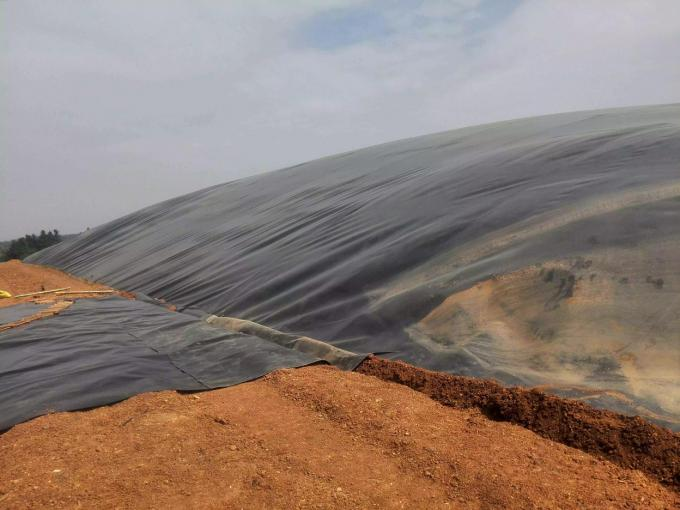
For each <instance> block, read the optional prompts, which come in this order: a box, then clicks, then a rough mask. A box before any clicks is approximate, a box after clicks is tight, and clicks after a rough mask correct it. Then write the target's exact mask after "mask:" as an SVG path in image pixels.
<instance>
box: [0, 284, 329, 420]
mask: <svg viewBox="0 0 680 510" xmlns="http://www.w3.org/2000/svg"><path fill="white" fill-rule="evenodd" d="M316 362H319V359H318V358H315V357H313V356H310V355H307V354H304V353H300V352H297V351H295V350H291V349H286V348H284V347H280V346H278V345H276V344H274V343H272V342H268V341H266V340H262V339H260V338H256V337H252V336H247V335H241V334H233V333H226V332H225V331H223V330H220V329H217V328H214V327H212V326H210V325H208V324H206V323H204V322H202V321H201V320H198V319H196V318H195V317H191V316H187V315H184V314H181V313H174V312H170V311H169V310H166V309H165V308H163V307H161V306H157V305H154V304H149V303H144V302H141V301H132V300H127V299H122V298H118V297H111V298H106V299H96V300H95V299H86V300H79V301H77V302H76V303H74V304H73V305H72V306H71V307H69V308H68V309H66V310H65V311H63V312H61V313H60V314H59V315H57V316H54V317H50V318H46V319H42V320H39V321H35V322H32V323H30V324H28V325H26V326H23V327H20V328H16V329H12V330H8V331H5V332H2V333H0V430H4V429H6V428H9V427H11V426H12V425H15V424H17V423H20V422H22V421H25V420H28V419H30V418H33V417H36V416H39V415H41V414H44V413H46V412H49V411H69V410H77V409H86V408H90V407H95V406H99V405H104V404H110V403H113V402H117V401H120V400H123V399H125V398H127V397H130V396H132V395H136V394H138V393H143V392H147V391H159V390H167V389H176V390H205V389H211V388H219V387H224V386H230V385H233V384H237V383H241V382H244V381H248V380H251V379H255V378H257V377H260V376H262V375H264V374H266V373H268V372H270V371H272V370H276V369H279V368H288V367H298V366H303V365H309V364H312V363H316Z"/></svg>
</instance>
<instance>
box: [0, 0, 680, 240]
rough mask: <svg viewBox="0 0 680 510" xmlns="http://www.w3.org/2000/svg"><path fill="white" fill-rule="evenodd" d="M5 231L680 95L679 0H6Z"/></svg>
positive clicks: (98, 218) (0, 46) (73, 224)
mask: <svg viewBox="0 0 680 510" xmlns="http://www.w3.org/2000/svg"><path fill="white" fill-rule="evenodd" d="M0 52H1V53H0V94H1V95H0V115H1V118H0V240H2V239H8V238H12V237H17V236H20V235H23V234H24V233H27V232H31V231H37V230H39V229H41V228H58V229H60V230H61V231H62V232H78V231H80V230H83V229H84V228H85V227H87V226H96V225H98V224H100V223H102V222H104V221H108V220H110V219H114V218H116V217H118V216H121V215H123V214H126V213H128V212H132V211H134V210H136V209H139V208H140V207H143V206H146V205H150V204H152V203H155V202H158V201H160V200H162V199H165V198H169V197H172V196H176V195H179V194H183V193H185V192H189V191H193V190H195V189H199V188H202V187H205V186H209V185H212V184H217V183H220V182H224V181H228V180H232V179H236V178H239V177H244V176H247V175H251V174H254V173H258V172H263V171H267V170H273V169H276V168H279V167H283V166H286V165H291V164H295V163H299V162H302V161H306V160H310V159H315V158H317V157H320V156H324V155H328V154H332V153H335V152H341V151H345V150H348V149H353V148H359V147H363V146H367V145H372V144H375V143H379V142H383V141H388V140H393V139H396V138H403V137H409V136H414V135H420V134H425V133H430V132H434V131H441V130H445V129H451V128H455V127H461V126H465V125H470V124H478V123H484V122H490V121H495V120H502V119H508V118H513V117H523V116H531V115H537V114H544V113H553V112H560V111H568V110H580V109H590V108H603V107H611V106H625V105H636V104H654V103H671V102H678V101H680V1H678V0H668V1H642V0H633V1H625V0H583V1H578V0H564V1H559V0H554V1H552V0H517V1H514V0H494V1H491V0H448V1H438V0H435V1H427V0H424V1H416V0H393V1H387V0H385V1H380V0H378V1H351V0H348V1H311V0H300V1H295V0H288V1H280V0H271V1H264V0H262V1H258V0H245V1H222V2H218V1H217V0H215V1H208V0H205V1H201V0H181V1H180V0H177V1H171V0H162V1H161V0H158V1H152V0H144V1H139V0H132V1H123V0H108V1H92V0H82V1H65V0H55V1H49V0H37V1H32V0H0Z"/></svg>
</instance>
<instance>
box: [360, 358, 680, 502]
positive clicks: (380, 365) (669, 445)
mask: <svg viewBox="0 0 680 510" xmlns="http://www.w3.org/2000/svg"><path fill="white" fill-rule="evenodd" d="M357 371H358V372H360V373H363V374H366V375H372V376H375V377H378V378H380V379H382V380H385V381H392V382H396V383H399V384H402V385H405V386H408V387H409V388H412V389H414V390H416V391H419V392H421V393H424V394H426V395H427V396H429V397H430V398H432V399H434V400H436V401H437V402H439V403H441V404H444V405H446V406H450V407H455V408H458V409H471V408H476V409H479V410H480V411H481V412H482V413H483V414H484V415H485V416H487V417H488V418H490V419H492V420H495V421H507V422H511V423H515V424H518V425H521V426H523V427H526V428H528V429H529V430H532V431H534V432H536V433H537V434H539V435H541V436H543V437H545V438H547V439H551V440H553V441H557V442H560V443H563V444H565V445H568V446H571V447H574V448H578V449H579V450H583V451H585V452H588V453H591V454H593V455H596V456H598V457H601V458H604V459H608V460H609V461H612V462H615V463H616V464H618V465H620V466H623V467H625V468H632V469H639V470H640V471H643V472H645V473H647V474H648V475H649V476H651V477H653V478H656V479H657V480H659V481H660V482H662V483H664V484H667V485H670V486H673V487H674V488H675V489H676V490H677V489H680V435H678V434H675V433H673V432H671V431H670V430H667V429H665V428H662V427H658V426H656V425H653V424H651V423H649V422H647V421H645V420H643V419H641V418H639V417H630V416H624V415H621V414H617V413H614V412H611V411H603V410H598V409H595V408H593V407H590V406H588V405H586V404H583V403H581V402H577V401H575V400H569V399H564V398H560V397H555V396H551V395H547V394H545V393H543V392H540V391H537V390H526V389H522V388H504V387H502V386H501V385H500V384H498V383H496V382H494V381H489V380H484V379H475V378H470V377H460V376H454V375H450V374H446V373H442V372H432V371H430V370H425V369H422V368H418V367H414V366H412V365H409V364H407V363H404V362H401V361H389V360H384V359H380V358H376V357H371V358H368V359H367V360H366V361H364V362H363V363H362V364H361V365H360V366H359V368H357Z"/></svg>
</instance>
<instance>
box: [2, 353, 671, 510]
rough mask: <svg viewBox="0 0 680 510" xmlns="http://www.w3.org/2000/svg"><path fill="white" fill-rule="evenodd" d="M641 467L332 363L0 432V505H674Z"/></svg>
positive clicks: (45, 419) (51, 417) (161, 395)
mask: <svg viewBox="0 0 680 510" xmlns="http://www.w3.org/2000/svg"><path fill="white" fill-rule="evenodd" d="M679 505H680V496H679V495H678V494H677V493H675V492H672V491H670V490H669V489H666V488H664V487H662V486H661V485H659V484H658V483H657V482H656V481H652V480H650V479H649V478H647V477H646V476H645V475H643V474H642V473H640V472H639V471H632V470H626V469H623V468H621V467H619V466H616V465H614V464H611V463H609V462H607V461H604V460H599V459H597V458H595V457H593V456H591V455H588V454H585V453H583V452H581V451H579V450H575V449H572V448H569V447H567V446H564V445H561V444H558V443H554V442H552V441H550V440H547V439H544V438H541V437H539V436H538V435H536V434H534V433H532V432H530V431H528V430H526V429H525V428H522V427H520V426H516V425H512V424H508V423H498V422H494V421H491V420H489V419H487V418H486V417H485V416H483V415H482V414H481V413H480V412H479V411H477V410H459V409H453V408H450V407H445V406H442V405H440V404H438V403H437V402H435V401H433V400H432V399H430V398H429V397H427V396H425V395H423V394H421V393H418V392H416V391H413V390H411V389H409V388H407V387H405V386H403V385H399V384H394V383H388V382H385V381H382V380H379V379H377V378H375V377H368V376H365V375H362V374H358V373H348V372H341V371H339V370H337V369H334V368H330V367H323V366H316V367H307V368H302V369H297V370H282V371H278V372H275V373H272V374H270V375H268V376H266V377H264V378H262V379H260V380H258V381H255V382H251V383H246V384H242V385H238V386H234V387H230V388H226V389H222V390H216V391H211V392H204V393H198V394H193V395H181V394H178V393H175V392H171V391H167V392H160V393H152V394H145V395H139V396H136V397H133V398H131V399H129V400H127V401H125V402H122V403H120V404H116V405H114V406H109V407H102V408H98V409H94V410H90V411H85V412H75V413H58V414H53V415H48V416H43V417H41V418H37V419H35V420H32V421H30V422H28V423H24V424H21V425H18V426H16V427H14V428H13V429H11V430H9V431H8V432H6V433H5V434H3V435H2V436H0V507H3V508H41V507H58V508H151V507H153V508H163V507H164V508H645V509H647V508H677V507H678V506H679Z"/></svg>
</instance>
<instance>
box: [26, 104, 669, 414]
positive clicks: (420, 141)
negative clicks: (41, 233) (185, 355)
mask: <svg viewBox="0 0 680 510" xmlns="http://www.w3.org/2000/svg"><path fill="white" fill-rule="evenodd" d="M679 161H680V105H666V106H654V107H640V108H626V109H615V110H604V111H596V112H577V113H569V114H561V115H550V116H545V117H537V118H532V119H522V120H516V121H508V122H501V123H497V124H489V125H484V126H476V127H471V128H465V129H461V130H456V131H450V132H446V133H438V134H434V135H428V136H424V137H420V138H413V139H409V140H401V141H397V142H392V143H388V144H383V145H379V146H375V147H370V148H367V149H363V150H359V151H354V152H348V153H345V154H339V155H336V156H332V157H327V158H323V159H319V160H316V161H312V162H309V163H305V164H302V165H298V166H295V167H291V168H288V169H285V170H280V171H277V172H272V173H268V174H263V175H258V176H255V177H251V178H248V179H243V180H239V181H235V182H230V183H226V184H222V185H219V186H214V187H212V188H208V189H205V190H202V191H198V192H195V193H191V194H188V195H185V196H182V197H179V198H176V199H173V200H169V201H166V202H163V203H160V204H157V205H154V206H151V207H148V208H146V209H143V210H141V211H138V212H135V213H133V214H130V215H128V216H126V217H123V218H121V219H118V220H115V221H112V222H110V223H108V224H105V225H102V226H100V227H98V228H95V229H93V230H91V231H89V232H86V233H84V234H82V235H81V236H79V237H77V238H75V239H73V240H69V241H66V242H63V243H60V244H58V245H55V246H53V247H50V248H48V249H46V250H44V251H42V252H40V253H38V254H36V255H34V256H33V257H31V261H32V262H37V263H42V264H48V265H52V266H56V267H58V268H60V269H63V270H65V271H68V272H70V273H73V274H76V275H78V276H81V277H85V278H89V279H92V280H97V281H101V282H104V283H107V284H109V285H112V286H114V287H117V288H121V289H126V290H132V291H141V292H144V293H147V294H149V295H150V296H152V297H154V298H163V299H165V300H167V301H168V302H171V303H174V304H176V305H178V306H180V309H182V307H184V306H186V307H192V308H194V309H200V310H202V311H203V312H205V313H209V314H215V315H221V316H229V317H236V318H239V319H244V320H250V321H254V322H256V323H258V324H262V325H265V326H268V327H271V328H274V329H276V330H279V331H282V332H284V333H291V334H296V335H305V336H309V337H312V338H318V339H321V340H324V341H327V342H330V343H332V344H334V345H336V346H338V347H340V348H343V349H347V350H349V351H354V352H385V351H391V352H392V353H393V354H392V356H393V357H396V358H399V359H403V360H406V361H409V362H412V363H415V364H417V365H420V366H424V367H427V368H431V369H435V370H445V371H450V372H454V373H458V374H463V375H471V376H481V377H493V378H495V379H497V380H499V381H501V382H503V383H506V384H521V385H528V386H529V385H542V386H544V387H549V388H550V389H552V390H554V391H556V392H560V391H563V392H567V393H568V394H569V395H577V394H580V395H582V396H584V398H585V397H587V398H588V401H589V402H591V403H593V404H595V405H598V403H600V404H602V405H604V406H606V407H610V408H612V407H613V408H616V409H617V410H619V411H623V412H632V413H636V414H639V413H642V414H645V416H648V417H649V418H650V419H657V420H658V421H662V422H664V423H675V422H676V420H679V419H680V381H679V379H680V370H678V367H680V334H679V333H678V331H680V163H679ZM597 391H601V392H602V393H601V394H600V396H598V394H597V393H596V392H597ZM664 420H666V421H664ZM677 423H678V424H680V421H677Z"/></svg>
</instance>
